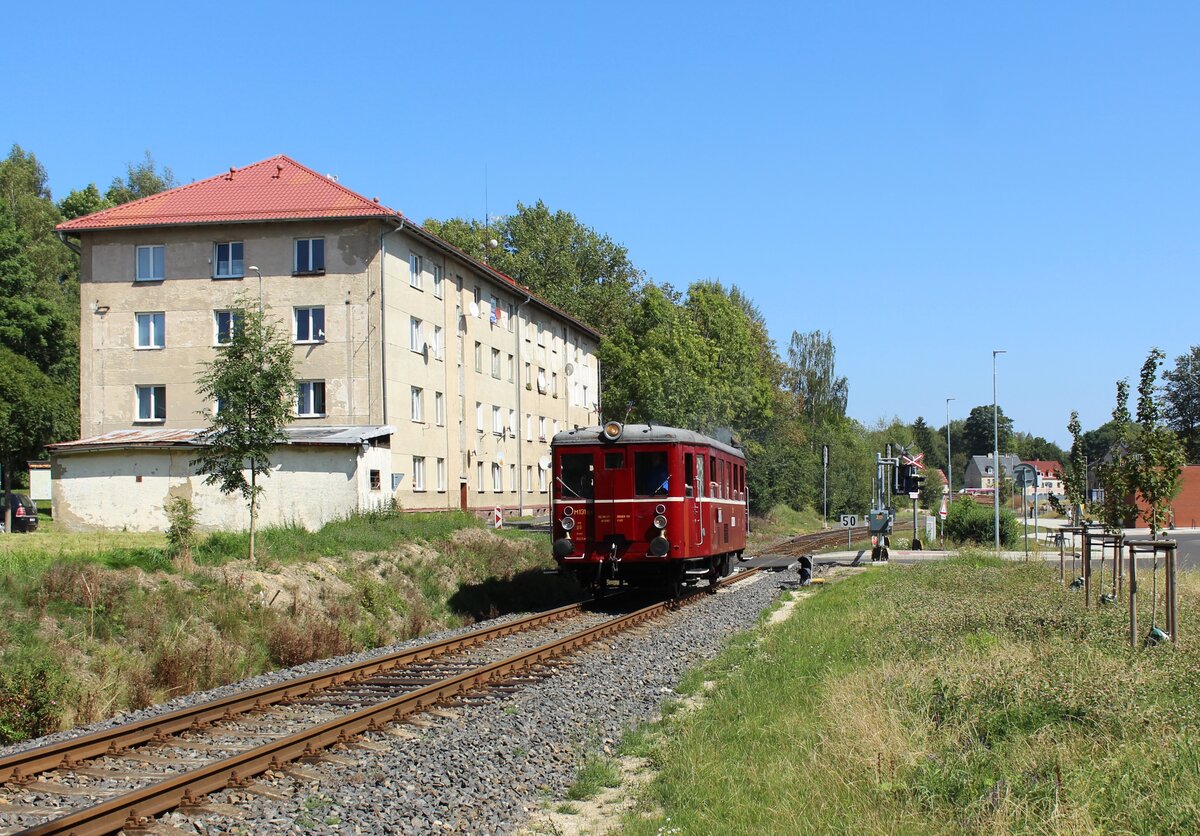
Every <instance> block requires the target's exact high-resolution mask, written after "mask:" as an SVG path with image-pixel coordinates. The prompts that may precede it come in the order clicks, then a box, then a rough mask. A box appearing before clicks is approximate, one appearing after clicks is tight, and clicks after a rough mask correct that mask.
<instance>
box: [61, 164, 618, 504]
mask: <svg viewBox="0 0 1200 836" xmlns="http://www.w3.org/2000/svg"><path fill="white" fill-rule="evenodd" d="M58 232H59V235H60V237H61V238H62V239H63V240H64V242H65V243H67V244H68V245H69V246H72V247H73V248H74V249H76V250H77V251H78V252H79V255H80V299H81V317H80V372H81V374H80V425H81V426H80V440H81V441H86V442H89V443H87V444H82V445H80V446H79V447H78V448H71V449H72V450H73V452H70V453H68V452H67V450H68V448H66V447H59V448H57V449H58V451H59V452H60V453H61V454H62V455H61V456H60V460H59V467H58V472H57V478H55V480H54V482H55V485H56V487H55V495H56V503H58V502H59V501H69V502H72V503H78V502H86V501H87V500H86V499H85V498H84V497H86V496H88V495H90V493H89V492H88V491H83V492H78V491H76V492H72V491H71V490H69V487H68V485H67V483H68V482H69V481H70V480H71V479H72V478H73V476H72V472H78V469H79V468H80V467H81V462H82V461H83V459H82V458H81V457H86V456H100V455H103V456H105V461H108V462H109V463H110V467H111V468H112V469H113V472H114V475H116V474H117V473H118V472H119V473H123V474H127V475H136V474H132V471H131V470H129V467H130V465H129V464H128V462H129V460H130V451H131V450H132V449H133V447H131V446H129V445H130V444H132V443H133V441H131V440H130V439H126V440H125V442H122V444H123V446H120V449H121V450H122V451H123V453H122V456H113V455H112V454H111V452H106V453H101V452H99V451H100V449H101V446H102V443H101V442H100V441H97V439H103V438H106V437H109V434H111V433H114V432H116V431H123V430H131V429H138V430H192V429H196V428H198V427H201V426H203V423H204V422H203V416H204V415H205V414H207V413H210V412H211V411H212V410H213V409H215V408H216V404H213V403H207V402H205V401H204V400H203V399H201V398H200V396H199V395H198V394H197V392H196V387H195V379H196V376H197V373H198V372H199V371H200V369H201V367H202V364H204V363H205V362H207V361H210V360H211V359H212V358H213V357H214V356H216V352H218V351H220V347H221V344H222V343H223V342H225V341H226V340H227V339H228V338H229V334H230V332H231V329H233V328H236V327H237V324H236V320H235V317H234V316H233V314H232V312H231V311H232V308H233V307H234V305H235V302H236V301H237V300H238V299H243V300H249V301H250V303H252V304H261V305H262V306H263V307H264V308H265V310H266V311H267V313H268V315H269V316H270V317H272V318H274V319H275V320H276V321H277V322H278V323H279V326H280V327H281V328H284V329H285V330H286V331H287V332H288V334H289V335H290V338H291V340H292V343H293V346H294V359H295V368H296V376H297V380H298V382H297V391H296V406H295V421H294V424H293V428H294V429H298V428H304V427H338V428H341V430H340V431H339V432H340V433H342V434H343V435H341V436H340V437H345V438H350V437H354V436H355V434H356V433H357V436H358V437H360V438H362V439H364V440H367V441H368V444H367V445H366V446H367V447H371V445H375V446H382V445H386V449H388V450H389V451H390V452H389V456H388V457H387V458H388V461H387V462H386V464H384V465H381V466H380V467H370V468H367V470H368V471H374V470H379V471H380V473H379V474H378V475H379V477H380V478H379V480H378V483H377V484H376V483H375V482H372V481H371V480H370V479H368V483H367V484H368V488H367V496H366V497H365V500H366V501H365V502H364V498H363V497H359V498H357V499H356V501H357V502H359V503H361V504H374V503H376V502H386V501H388V500H395V501H396V502H398V503H399V504H400V505H401V506H402V507H404V508H407V509H448V508H466V509H470V510H474V511H479V512H482V511H485V510H489V511H490V510H491V509H492V508H494V507H501V508H502V509H504V511H505V512H506V513H521V512H525V513H527V512H532V511H539V510H542V509H545V508H546V507H548V505H549V493H548V490H549V472H548V465H547V462H548V455H547V454H548V453H549V440H550V439H551V437H552V436H553V434H554V433H555V432H557V431H558V430H559V429H565V428H570V427H574V426H582V425H587V424H594V423H597V421H598V419H599V408H600V391H599V381H600V365H599V361H598V359H597V357H596V347H597V345H598V342H599V334H597V333H596V332H595V331H594V330H592V329H591V328H589V327H588V326H587V325H585V324H584V323H582V322H580V321H579V320H577V319H575V318H574V317H572V316H570V315H569V314H567V313H565V312H564V311H562V310H560V309H558V308H556V307H555V306H553V305H551V304H549V303H547V302H546V301H544V300H542V299H540V298H539V297H537V296H536V295H535V294H533V293H532V292H530V291H529V290H528V289H527V288H524V287H522V286H520V285H519V284H518V283H517V282H515V281H514V280H513V279H511V278H510V277H508V276H506V275H504V274H503V273H500V272H499V271H497V270H495V269H493V268H491V267H489V266H488V265H487V264H484V263H481V262H480V261H477V260H476V259H474V258H472V257H471V256H469V255H468V254H466V253H463V252H462V251H460V250H458V249H456V248H455V247H453V246H451V245H450V244H448V243H446V242H445V241H443V240H441V239H440V238H438V237H437V236H435V235H433V234H431V233H429V232H428V231H426V230H425V229H423V228H422V227H421V226H420V225H418V224H416V223H414V222H413V221H412V219H410V218H408V217H406V216H405V215H403V214H401V213H400V212H398V211H395V210H393V209H389V208H387V207H386V206H384V205H383V204H382V203H380V202H379V200H378V198H366V197H364V196H362V195H360V194H357V193H355V192H353V191H351V190H350V189H348V188H346V187H345V186H343V185H341V184H340V183H338V182H337V181H336V179H335V178H332V177H327V176H323V175H321V174H318V173H317V172H315V171H313V170H311V169H309V168H306V167H305V166H303V165H301V164H299V163H298V162H296V161H294V160H292V159H290V158H288V157H286V156H277V157H273V158H271V159H267V160H263V161H262V162H258V163H255V164H253V165H250V166H246V167H244V168H231V169H230V170H229V171H228V172H226V173H222V174H219V175H217V176H215V177H210V178H208V179H206V180H200V181H197V182H195V183H191V184H189V185H186V186H181V187H179V188H176V189H172V190H170V191H166V192H162V193H160V194H157V195H153V196H151V197H147V198H143V199H141V200H138V201H134V202H132V203H127V204H124V205H121V206H117V207H114V208H110V209H105V210H103V211H100V212H97V213H94V214H92V215H87V216H84V217H81V218H76V219H74V220H71V221H67V222H66V223H63V224H60V225H59V227H58ZM385 429H387V430H389V431H388V432H384V430H385ZM104 449H107V448H104ZM67 456H69V457H70V459H71V462H72V464H71V467H70V468H68V467H65V466H64V465H63V463H64V462H65V461H66V457H67ZM360 469H361V468H360V467H357V466H356V467H355V468H352V470H353V471H354V472H355V473H357V472H358V471H359V470H360ZM343 470H344V468H343ZM171 473H172V475H171V477H170V480H175V481H172V482H170V484H169V486H167V487H165V488H164V490H163V492H162V493H163V498H165V497H166V495H167V493H169V492H170V491H175V490H177V489H178V484H180V483H187V484H194V483H195V481H196V477H195V474H194V473H193V472H192V469H191V468H181V466H178V465H176V466H174V467H173V468H172V471H171ZM343 477H344V478H346V479H351V478H352V476H351V474H349V473H348V472H346V473H343ZM306 478H308V477H307V476H306V475H305V473H304V472H303V471H298V472H296V473H294V474H290V475H284V476H281V478H280V479H279V480H278V481H276V482H269V483H268V491H271V490H276V489H277V490H281V491H288V492H295V491H297V490H301V487H300V486H298V485H297V484H295V483H297V482H301V481H303V480H305V479H306ZM322 478H323V477H322ZM353 478H357V477H353ZM170 480H168V481H170ZM158 501H159V503H160V504H161V501H163V500H162V498H160V499H159V500H158ZM230 501H234V500H230ZM78 510H79V509H76V511H78ZM67 516H75V517H77V518H78V517H79V516H80V514H79V513H73V514H72V515H67ZM319 521H320V519H316V518H312V519H310V518H306V522H308V523H312V524H316V522H319ZM109 524H111V525H114V526H115V525H124V524H126V520H123V519H119V518H110V519H109Z"/></svg>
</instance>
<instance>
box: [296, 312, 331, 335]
mask: <svg viewBox="0 0 1200 836" xmlns="http://www.w3.org/2000/svg"><path fill="white" fill-rule="evenodd" d="M293 313H294V316H293V319H294V320H295V325H296V330H295V335H296V342H298V343H323V342H325V308H324V307H316V308H295V309H294V312H293Z"/></svg>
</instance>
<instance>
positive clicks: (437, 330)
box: [433, 325, 446, 360]
mask: <svg viewBox="0 0 1200 836" xmlns="http://www.w3.org/2000/svg"><path fill="white" fill-rule="evenodd" d="M445 352H446V332H445V331H444V330H443V329H442V326H440V325H435V326H433V356H434V357H436V358H437V359H438V360H441V359H442V357H443V355H444V354H445Z"/></svg>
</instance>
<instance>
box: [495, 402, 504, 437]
mask: <svg viewBox="0 0 1200 836" xmlns="http://www.w3.org/2000/svg"><path fill="white" fill-rule="evenodd" d="M492 434H493V435H504V412H503V411H502V410H501V409H500V407H498V406H493V407H492Z"/></svg>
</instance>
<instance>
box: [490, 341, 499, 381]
mask: <svg viewBox="0 0 1200 836" xmlns="http://www.w3.org/2000/svg"><path fill="white" fill-rule="evenodd" d="M492 377H494V378H496V379H497V380H499V379H500V349H498V348H493V349H492Z"/></svg>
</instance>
